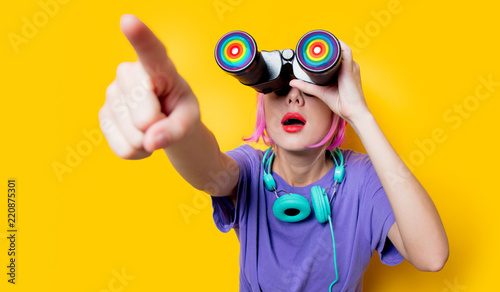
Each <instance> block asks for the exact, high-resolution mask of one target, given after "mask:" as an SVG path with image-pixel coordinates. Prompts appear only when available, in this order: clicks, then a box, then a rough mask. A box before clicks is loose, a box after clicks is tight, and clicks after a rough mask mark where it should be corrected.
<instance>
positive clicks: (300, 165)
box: [272, 146, 334, 187]
mask: <svg viewBox="0 0 500 292" xmlns="http://www.w3.org/2000/svg"><path fill="white" fill-rule="evenodd" d="M274 153H275V154H274V155H275V157H274V161H273V165H272V170H273V171H274V172H276V173H277V174H278V175H279V176H281V177H282V178H283V179H284V180H285V181H286V182H287V183H288V184H289V185H291V186H293V187H303V186H307V185H309V184H311V183H314V182H316V181H318V180H319V179H320V178H322V177H323V176H324V175H325V174H326V173H327V172H328V171H329V170H330V169H331V168H332V167H333V165H334V162H333V161H332V159H331V158H330V157H329V156H328V157H327V156H325V149H316V148H312V149H308V150H306V151H287V150H284V149H282V148H280V147H278V146H276V149H275V151H274Z"/></svg>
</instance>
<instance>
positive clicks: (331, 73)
mask: <svg viewBox="0 0 500 292" xmlns="http://www.w3.org/2000/svg"><path fill="white" fill-rule="evenodd" d="M341 59H342V55H341V49H340V43H339V41H338V40H337V38H336V37H335V36H334V35H333V34H331V33H330V32H328V31H325V30H314V31H311V32H308V33H306V34H305V35H304V36H303V37H302V38H301V39H300V40H299V42H298V44H297V47H296V49H295V51H293V50H291V49H285V50H280V51H270V52H268V51H258V50H257V45H256V43H255V40H254V39H253V38H252V37H251V36H250V35H249V34H248V33H246V32H243V31H232V32H229V33H227V34H225V35H224V36H223V37H222V38H221V39H220V40H219V41H218V42H217V45H216V47H215V60H216V61H217V64H218V65H219V66H220V67H221V68H222V70H224V71H226V72H227V73H229V74H230V75H232V76H234V77H236V78H237V79H238V80H239V81H240V82H241V83H243V84H244V85H247V86H250V87H252V88H254V89H255V90H257V91H258V92H263V93H269V92H272V91H275V92H277V93H281V94H284V93H286V92H287V91H288V90H289V85H288V83H289V81H290V80H291V79H294V78H297V79H301V80H304V81H307V82H310V83H314V84H318V85H328V84H332V83H335V82H336V80H337V72H338V69H339V67H340V63H341Z"/></svg>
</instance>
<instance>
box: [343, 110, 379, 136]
mask: <svg viewBox="0 0 500 292" xmlns="http://www.w3.org/2000/svg"><path fill="white" fill-rule="evenodd" d="M346 121H347V122H348V123H349V125H351V127H352V128H353V130H354V131H355V132H356V133H357V134H358V136H359V135H360V131H362V130H363V129H367V128H368V127H369V126H370V125H373V123H376V121H375V117H374V116H373V114H372V113H371V112H370V111H369V110H367V111H365V112H363V113H362V114H358V115H356V116H354V117H352V118H350V119H348V120H347V119H346Z"/></svg>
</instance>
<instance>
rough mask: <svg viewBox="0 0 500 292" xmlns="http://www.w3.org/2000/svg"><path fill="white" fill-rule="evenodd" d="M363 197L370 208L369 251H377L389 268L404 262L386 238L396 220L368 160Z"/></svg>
mask: <svg viewBox="0 0 500 292" xmlns="http://www.w3.org/2000/svg"><path fill="white" fill-rule="evenodd" d="M365 196H366V198H367V199H368V200H369V206H370V227H371V232H370V235H371V236H370V246H371V249H372V251H374V250H377V252H378V254H379V256H380V261H381V262H382V263H384V264H386V265H389V266H393V265H397V264H399V263H401V262H402V261H403V260H404V257H403V256H402V255H401V254H400V253H399V251H398V250H397V249H396V247H395V246H394V245H393V244H392V242H391V241H390V240H389V238H388V237H387V233H388V232H389V229H390V228H391V227H392V225H393V224H394V222H396V219H395V217H394V212H393V211H392V207H391V204H390V202H389V199H388V198H387V194H386V193H385V190H384V188H383V187H382V183H381V182H380V179H379V177H378V175H377V173H376V172H375V168H374V167H373V165H372V163H371V161H370V160H369V159H368V163H367V172H366V177H365Z"/></svg>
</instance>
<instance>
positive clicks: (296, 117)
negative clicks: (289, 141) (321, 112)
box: [281, 113, 306, 133]
mask: <svg viewBox="0 0 500 292" xmlns="http://www.w3.org/2000/svg"><path fill="white" fill-rule="evenodd" d="M281 124H282V125H283V130H285V132H288V133H296V132H298V131H300V130H302V128H303V127H304V125H305V124H306V119H304V117H303V116H302V115H301V114H299V113H286V114H285V116H283V119H281Z"/></svg>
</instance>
